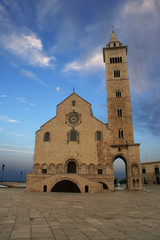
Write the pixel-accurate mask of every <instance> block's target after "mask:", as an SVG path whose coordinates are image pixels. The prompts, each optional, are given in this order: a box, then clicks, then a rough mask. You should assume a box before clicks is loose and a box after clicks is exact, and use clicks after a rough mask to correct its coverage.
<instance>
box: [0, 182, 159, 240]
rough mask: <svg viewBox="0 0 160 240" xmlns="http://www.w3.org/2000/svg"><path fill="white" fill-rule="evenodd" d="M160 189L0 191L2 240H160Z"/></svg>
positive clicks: (0, 234)
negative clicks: (90, 192) (47, 191)
mask: <svg viewBox="0 0 160 240" xmlns="http://www.w3.org/2000/svg"><path fill="white" fill-rule="evenodd" d="M159 199H160V186H158V185H157V186H152V187H151V186H150V187H148V186H147V189H145V191H143V192H141V191H137V192H132V191H115V192H110V191H106V192H105V193H96V194H81V193H54V192H49V193H35V192H29V193H28V192H25V190H24V189H14V188H12V189H0V240H9V239H14V240H16V239H22V240H29V239H30V240H31V239H33V240H34V239H43V240H47V239H54V240H107V239H109V240H120V239H122V240H125V239H126V240H140V239H143V240H144V239H145V240H159V239H160V227H159V215H160V204H159Z"/></svg>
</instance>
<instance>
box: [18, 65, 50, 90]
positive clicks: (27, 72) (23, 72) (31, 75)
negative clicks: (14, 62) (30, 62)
mask: <svg viewBox="0 0 160 240" xmlns="http://www.w3.org/2000/svg"><path fill="white" fill-rule="evenodd" d="M21 75H22V76H23V77H26V78H30V79H32V80H34V81H36V82H37V83H39V84H41V85H43V86H45V87H47V84H46V83H45V82H44V81H42V80H40V79H39V78H38V77H37V75H36V74H35V73H33V72H32V71H30V70H26V69H22V70H21Z"/></svg>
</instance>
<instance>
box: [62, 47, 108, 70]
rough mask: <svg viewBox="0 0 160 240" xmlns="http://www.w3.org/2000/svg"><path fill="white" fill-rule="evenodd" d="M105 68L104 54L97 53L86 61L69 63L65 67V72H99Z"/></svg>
mask: <svg viewBox="0 0 160 240" xmlns="http://www.w3.org/2000/svg"><path fill="white" fill-rule="evenodd" d="M103 68H104V64H103V59H102V53H100V52H99V51H98V52H95V53H93V55H91V56H89V57H88V58H87V59H85V60H84V61H82V60H80V61H73V62H70V63H67V64H66V65H65V67H64V70H63V72H68V71H82V70H84V71H97V70H101V69H103Z"/></svg>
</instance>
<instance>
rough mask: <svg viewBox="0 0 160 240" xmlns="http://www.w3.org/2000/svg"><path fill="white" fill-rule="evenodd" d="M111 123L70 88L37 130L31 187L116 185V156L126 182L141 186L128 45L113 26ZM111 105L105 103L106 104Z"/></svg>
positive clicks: (108, 51)
mask: <svg viewBox="0 0 160 240" xmlns="http://www.w3.org/2000/svg"><path fill="white" fill-rule="evenodd" d="M103 58H104V63H105V68H106V87H107V108H108V124H105V123H103V122H101V121H100V120H98V119H96V118H95V117H94V116H93V114H92V109H91V104H90V103H88V102H87V101H85V100H84V99H83V98H81V97H80V96H78V95H77V94H76V93H74V92H73V93H72V94H71V95H70V96H69V97H68V98H66V99H65V100H64V101H63V102H61V103H60V104H59V105H58V106H57V114H56V116H55V117H54V118H52V119H51V120H50V121H48V122H46V123H45V124H44V125H42V126H41V128H40V129H39V130H38V131H37V132H36V141H35V153H34V166H33V173H31V174H28V175H27V188H26V189H27V191H36V192H50V191H58V192H61V191H62V192H65V191H66V192H81V193H85V192H89V193H95V192H103V191H105V189H108V190H110V191H113V190H114V174H113V162H114V161H115V160H116V159H117V158H121V159H122V160H123V161H124V162H125V167H126V180H127V188H128V189H129V190H139V189H141V166H140V159H139V143H134V137H133V125H132V111H131V100H130V89H129V79H128V70H127V46H123V44H122V43H120V42H119V41H118V39H117V37H116V35H115V33H114V32H112V34H111V38H110V41H109V43H108V44H107V45H106V47H105V48H103ZM106 110H107V109H106Z"/></svg>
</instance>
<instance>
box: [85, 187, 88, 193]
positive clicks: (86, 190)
mask: <svg viewBox="0 0 160 240" xmlns="http://www.w3.org/2000/svg"><path fill="white" fill-rule="evenodd" d="M88 191H89V187H88V186H87V185H86V186H85V192H86V193H88Z"/></svg>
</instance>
